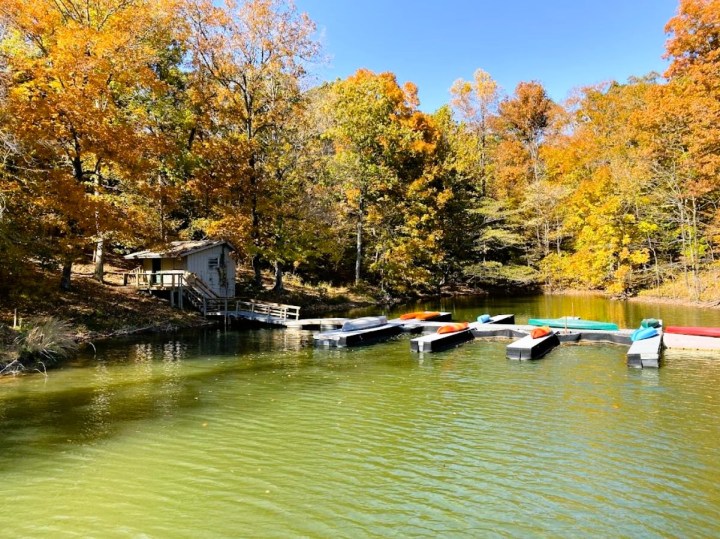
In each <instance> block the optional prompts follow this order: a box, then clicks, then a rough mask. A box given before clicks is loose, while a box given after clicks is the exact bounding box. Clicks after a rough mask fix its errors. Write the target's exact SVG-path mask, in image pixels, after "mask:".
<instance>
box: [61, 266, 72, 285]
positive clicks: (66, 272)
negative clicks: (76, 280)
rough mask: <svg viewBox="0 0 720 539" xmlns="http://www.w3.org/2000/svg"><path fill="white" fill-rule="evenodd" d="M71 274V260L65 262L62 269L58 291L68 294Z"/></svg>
mask: <svg viewBox="0 0 720 539" xmlns="http://www.w3.org/2000/svg"><path fill="white" fill-rule="evenodd" d="M71 273H72V260H66V261H65V263H64V264H63V267H62V274H61V276H60V290H62V291H63V292H68V291H69V290H70V288H71V286H70V274H71Z"/></svg>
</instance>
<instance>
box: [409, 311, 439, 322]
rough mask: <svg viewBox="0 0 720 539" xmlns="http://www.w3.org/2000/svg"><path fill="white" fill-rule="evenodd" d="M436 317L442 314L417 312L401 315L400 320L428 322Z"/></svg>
mask: <svg viewBox="0 0 720 539" xmlns="http://www.w3.org/2000/svg"><path fill="white" fill-rule="evenodd" d="M436 316H440V313H439V312H436V311H417V312H414V313H405V314H403V315H400V320H427V319H428V318H435V317H436Z"/></svg>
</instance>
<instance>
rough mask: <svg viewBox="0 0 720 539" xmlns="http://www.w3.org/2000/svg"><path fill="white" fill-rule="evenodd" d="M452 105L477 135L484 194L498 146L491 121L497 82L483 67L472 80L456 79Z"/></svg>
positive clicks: (473, 153) (480, 179) (495, 103)
mask: <svg viewBox="0 0 720 539" xmlns="http://www.w3.org/2000/svg"><path fill="white" fill-rule="evenodd" d="M450 94H451V96H452V97H451V100H450V104H451V105H452V107H453V109H454V110H455V113H456V114H457V115H458V116H459V117H460V120H461V121H462V122H463V125H465V126H466V127H467V129H468V130H469V131H470V133H471V134H472V135H473V136H474V142H475V144H474V146H475V147H474V148H473V149H474V151H473V152H472V154H471V155H473V156H474V157H475V160H476V163H475V167H476V170H477V176H478V178H477V183H478V184H479V194H480V196H481V197H482V196H485V195H486V192H487V184H488V182H489V178H490V174H491V155H492V152H493V149H494V147H495V145H496V139H495V137H494V136H493V130H492V120H493V118H494V117H495V116H496V115H497V106H498V103H499V88H498V84H497V82H495V81H494V80H493V79H492V77H491V76H490V75H489V74H488V73H487V72H485V71H483V70H482V69H478V70H476V71H475V73H474V75H473V80H472V81H466V80H463V79H458V80H456V81H455V82H454V83H453V85H452V87H451V88H450Z"/></svg>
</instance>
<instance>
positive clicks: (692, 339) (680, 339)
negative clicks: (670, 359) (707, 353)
mask: <svg viewBox="0 0 720 539" xmlns="http://www.w3.org/2000/svg"><path fill="white" fill-rule="evenodd" d="M663 345H664V346H665V348H667V349H669V350H675V349H677V350H720V338H718V337H703V336H702V335H684V334H679V333H664V334H663Z"/></svg>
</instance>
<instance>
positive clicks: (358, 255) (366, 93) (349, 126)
mask: <svg viewBox="0 0 720 539" xmlns="http://www.w3.org/2000/svg"><path fill="white" fill-rule="evenodd" d="M417 103H418V102H417V89H416V88H415V87H414V85H412V84H406V85H405V86H404V87H400V86H399V85H398V83H397V81H396V79H395V76H394V75H393V74H392V73H381V74H375V73H372V72H371V71H368V70H364V69H361V70H359V71H357V72H356V73H355V74H354V75H352V76H350V77H348V78H347V79H345V80H343V81H337V82H336V83H335V84H333V86H332V88H331V93H330V95H329V96H328V100H327V105H326V111H327V114H328V115H330V116H331V117H332V119H333V120H332V125H331V127H330V129H329V130H328V133H327V135H326V136H327V137H328V138H329V139H330V140H331V141H332V142H333V145H334V154H333V159H332V161H331V163H330V166H331V167H332V172H331V178H332V185H331V186H330V188H331V189H334V190H336V191H337V192H338V193H339V194H340V195H341V197H342V200H343V204H344V205H345V207H346V209H347V213H348V216H349V217H350V218H351V219H352V220H353V221H354V223H355V225H354V229H355V282H356V284H357V283H359V282H360V280H361V276H362V267H363V257H364V247H365V237H364V234H365V228H366V224H367V222H368V221H372V222H374V223H378V222H380V221H382V218H383V217H384V216H385V215H387V214H386V213H385V212H383V211H381V208H382V206H383V204H384V203H385V204H387V203H388V202H389V201H391V200H393V197H392V196H391V194H392V192H393V191H394V190H396V189H397V188H398V186H399V182H400V174H401V173H402V172H403V170H402V169H403V167H404V166H408V165H410V162H409V161H408V160H407V158H408V155H407V152H408V151H409V150H411V148H412V147H413V146H414V147H415V148H417V149H421V147H422V144H423V141H422V140H421V139H420V138H419V133H418V132H414V131H413V128H412V123H413V122H414V121H415V120H417V119H418V117H417V116H415V114H416V113H417V111H416V107H417ZM388 209H389V210H390V211H392V208H387V207H385V210H388Z"/></svg>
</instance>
